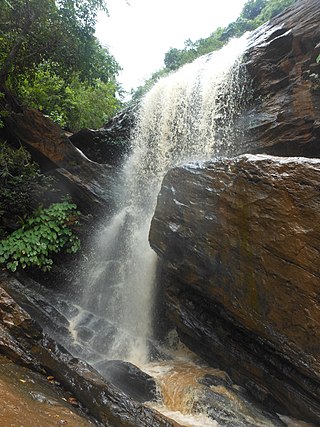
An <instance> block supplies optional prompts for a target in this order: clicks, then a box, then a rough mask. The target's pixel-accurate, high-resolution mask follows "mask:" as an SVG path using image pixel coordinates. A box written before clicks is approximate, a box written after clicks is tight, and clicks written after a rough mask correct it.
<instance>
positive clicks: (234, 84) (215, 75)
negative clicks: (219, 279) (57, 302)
mask: <svg viewBox="0 0 320 427" xmlns="http://www.w3.org/2000/svg"><path fill="white" fill-rule="evenodd" d="M246 45H247V36H243V37H242V38H240V39H237V40H232V41H231V42H230V43H229V44H228V45H227V46H225V47H224V48H223V49H222V50H220V51H219V52H215V53H212V54H209V55H207V56H204V57H201V58H199V59H197V60H196V61H195V62H193V63H192V64H188V65H186V66H184V67H183V68H182V69H180V70H179V71H178V72H176V73H173V74H171V75H169V76H168V77H165V78H163V79H161V80H160V81H159V82H158V83H157V84H156V85H155V86H154V87H153V88H152V89H151V91H150V92H149V93H148V94H147V95H146V96H145V97H144V99H143V100H142V102H141V106H140V109H139V113H138V116H137V125H136V129H135V131H134V136H133V138H132V141H131V144H132V152H131V155H130V156H129V158H128V159H127V161H126V163H125V165H124V166H123V169H122V172H121V174H120V175H119V182H118V183H117V185H116V188H114V193H115V194H117V200H116V205H117V207H116V209H115V212H114V215H113V216H112V218H108V219H107V221H106V223H105V224H104V225H103V226H101V227H100V228H99V230H98V232H97V235H96V236H95V238H94V239H93V240H94V242H93V246H94V255H93V256H92V257H90V258H89V262H88V265H90V270H89V273H88V272H86V277H85V280H84V282H85V286H84V290H83V296H82V300H81V301H80V302H79V303H78V305H75V306H74V307H73V309H72V310H71V311H70V313H71V320H70V331H71V334H72V337H73V339H74V344H75V345H76V347H77V349H78V352H79V355H80V356H81V357H83V358H84V359H86V360H87V361H88V362H89V363H91V364H92V365H94V366H95V367H96V368H97V369H98V370H100V372H101V373H102V374H103V369H104V363H105V361H106V360H112V359H121V360H126V361H130V362H132V363H134V364H136V365H137V366H139V367H140V368H142V369H144V370H145V371H147V372H149V373H150V374H151V375H153V376H154V377H156V378H157V379H158V383H159V384H160V387H161V394H162V397H163V401H164V403H165V408H163V407H162V412H164V413H165V414H167V415H168V416H175V415H176V414H179V418H178V420H179V422H180V423H181V424H183V425H191V426H197V425H199V426H201V427H205V426H217V425H218V424H217V423H216V422H215V421H213V420H212V419H209V418H208V417H206V416H204V415H199V414H198V415H194V416H193V418H190V412H192V411H193V408H192V397H191V395H190V394H188V393H187V392H186V390H187V389H189V391H190V392H193V391H192V390H193V388H194V384H195V383H196V378H197V377H198V376H199V375H200V374H204V368H200V367H197V366H196V365H195V364H194V363H193V361H192V360H189V359H188V358H187V359H186V358H184V360H183V361H181V360H180V359H179V358H177V359H176V361H172V362H170V363H169V362H166V363H162V364H161V363H160V362H159V363H157V362H153V363H151V362H150V361H149V360H148V355H149V343H150V342H151V341H152V338H153V331H152V325H153V312H154V283H155V278H156V267H157V258H156V254H155V253H154V252H153V251H152V250H151V249H150V246H149V243H148V233H149V227H150V222H151V218H152V215H153V212H154V209H155V205H156V199H157V194H158V192H159V189H160V185H161V181H162V179H163V176H164V175H165V173H166V171H167V170H168V169H169V168H170V167H173V166H175V165H179V164H182V163H186V162H190V161H196V160H199V159H200V160H206V159H210V158H213V157H216V156H221V155H232V154H235V153H236V152H237V151H239V144H241V136H242V129H241V128H239V127H237V126H235V121H236V119H237V112H239V105H240V101H241V100H242V99H243V97H244V93H243V91H244V87H245V86H246V85H245V84H244V83H245V82H244V79H245V75H244V72H243V70H242V67H241V56H242V54H243V52H244V50H245V47H246ZM183 372H184V373H183ZM221 375H223V373H221ZM178 378H180V381H181V378H184V379H183V380H182V382H181V383H180V385H179V381H178ZM172 384H173V387H172ZM179 387H180V389H179ZM197 417H198V418H197ZM255 425H259V426H260V425H261V426H267V425H269V424H264V423H263V422H261V424H259V423H257V424H255ZM270 425H272V424H270Z"/></svg>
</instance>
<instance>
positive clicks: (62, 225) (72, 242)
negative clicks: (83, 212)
mask: <svg viewBox="0 0 320 427" xmlns="http://www.w3.org/2000/svg"><path fill="white" fill-rule="evenodd" d="M78 216H79V212H78V211H77V210H76V205H74V204H71V203H69V202H67V201H65V202H63V203H55V204H52V205H51V206H50V207H49V208H48V209H43V208H42V209H39V211H38V212H37V213H36V214H35V215H33V216H31V217H30V218H29V219H27V220H26V221H25V223H24V224H23V225H22V227H21V228H19V229H18V230H16V231H14V232H13V233H11V234H10V235H9V237H8V238H7V239H5V240H2V241H0V265H1V264H2V265H3V266H4V267H5V268H7V269H8V270H10V271H12V272H14V271H16V270H17V268H18V267H21V268H23V269H24V268H26V267H38V268H40V269H41V270H43V271H48V270H51V268H52V265H53V260H52V258H51V255H52V254H56V253H58V252H60V251H62V250H64V251H65V252H67V253H76V252H77V251H78V250H79V248H80V240H79V239H78V237H77V236H76V235H75V234H74V232H73V231H72V230H71V228H70V226H71V225H73V224H77V223H78Z"/></svg>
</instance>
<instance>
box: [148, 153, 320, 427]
mask: <svg viewBox="0 0 320 427" xmlns="http://www.w3.org/2000/svg"><path fill="white" fill-rule="evenodd" d="M319 188H320V161H319V160H315V159H312V160H311V159H310V160H308V159H304V158H298V159H293V158H292V159H290V158H277V157H271V156H240V157H239V158H234V159H223V160H219V161H215V162H211V163H205V164H198V165H197V164H195V165H187V166H183V167H178V168H174V169H172V170H171V171H169V173H168V174H167V176H166V177H165V179H164V182H163V185H162V189H161V192H160V195H159V198H158V204H157V208H156V212H155V215H154V218H153V220H152V225H151V231H150V243H151V246H152V247H153V248H154V250H155V251H156V252H157V253H158V254H159V255H160V257H161V258H162V260H163V261H164V267H163V269H164V273H165V274H166V277H167V279H166V282H167V289H166V293H167V306H168V308H169V312H170V314H171V318H172V319H173V321H174V323H175V324H176V325H177V326H178V329H179V330H180V334H181V337H182V339H183V340H184V341H185V342H186V343H187V344H188V345H189V346H191V347H192V348H193V349H194V350H197V351H198V352H200V353H201V354H202V356H203V357H205V358H206V359H209V360H210V362H211V363H214V362H217V361H218V362H219V363H220V364H221V365H223V366H224V367H225V368H228V367H229V369H230V366H231V369H233V370H234V373H235V374H237V372H238V374H237V375H238V377H239V376H244V377H245V378H247V380H246V381H247V382H248V384H249V383H250V384H251V383H252V384H258V386H257V387H256V388H257V389H258V388H259V387H262V388H263V390H264V391H263V392H262V393H261V395H263V394H264V393H265V396H266V397H265V398H266V399H269V397H270V395H271V396H272V395H273V396H275V399H276V400H277V401H278V402H280V403H281V404H282V405H284V407H286V408H287V409H288V410H289V411H290V412H291V413H292V414H293V415H296V416H298V417H299V416H300V417H301V416H304V417H307V418H309V419H310V420H313V421H315V420H317V421H318V422H319V420H320V399H319V396H320V393H319V387H320V356H319V355H320V348H319V343H320V329H319V325H318V322H319V319H320V300H319V289H320V279H319V277H320V269H319V263H318V262H317V260H318V258H319V252H318V249H319V247H320V228H319V226H318V223H319V211H320V194H319ZM255 359H257V360H255ZM232 367H233V368H232ZM243 381H244V379H243V378H242V382H243ZM253 387H254V386H253V385H251V388H253ZM268 391H269V392H268ZM270 392H271V393H270Z"/></svg>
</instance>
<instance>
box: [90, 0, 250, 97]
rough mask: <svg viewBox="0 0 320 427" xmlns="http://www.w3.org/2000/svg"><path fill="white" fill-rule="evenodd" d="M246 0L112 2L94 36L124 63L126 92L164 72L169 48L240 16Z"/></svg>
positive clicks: (120, 78)
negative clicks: (164, 63) (164, 61)
mask: <svg viewBox="0 0 320 427" xmlns="http://www.w3.org/2000/svg"><path fill="white" fill-rule="evenodd" d="M245 2H246V0H108V9H109V15H110V16H109V17H108V16H107V15H105V14H102V13H101V14H100V15H99V19H98V24H97V32H96V36H97V37H98V38H99V39H100V41H101V43H102V44H103V45H106V46H108V47H109V50H110V52H111V53H112V54H113V55H114V56H115V58H116V60H117V61H118V62H119V63H120V65H121V67H122V68H123V71H122V73H121V75H120V76H119V82H120V83H122V86H123V88H124V89H125V90H127V91H128V92H130V90H131V88H136V87H137V86H139V85H141V84H143V82H144V80H145V79H146V78H148V77H150V75H151V74H152V73H153V72H154V71H157V70H158V69H160V68H162V67H163V60H164V54H165V53H166V52H167V51H168V50H169V49H170V47H177V48H183V46H184V41H185V40H186V39H189V38H190V39H191V40H192V41H195V40H197V39H199V38H203V37H208V36H209V35H210V34H211V33H212V32H213V31H214V30H215V29H216V28H217V27H219V26H221V27H224V26H226V25H227V24H228V23H229V22H232V21H234V20H235V19H236V18H237V17H238V16H239V14H240V12H241V10H242V7H243V5H244V4H245Z"/></svg>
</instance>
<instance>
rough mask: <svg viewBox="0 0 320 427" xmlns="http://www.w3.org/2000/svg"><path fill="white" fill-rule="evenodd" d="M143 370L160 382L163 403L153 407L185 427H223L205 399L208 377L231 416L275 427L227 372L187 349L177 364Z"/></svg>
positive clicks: (295, 426) (297, 424) (301, 426)
mask: <svg viewBox="0 0 320 427" xmlns="http://www.w3.org/2000/svg"><path fill="white" fill-rule="evenodd" d="M143 370H144V371H146V372H147V373H148V374H149V375H151V376H153V377H154V378H156V380H157V383H158V387H159V402H158V403H157V404H156V405H154V404H153V408H154V409H157V410H158V411H159V412H161V413H162V414H163V415H165V416H167V417H169V418H172V419H174V420H175V421H177V422H179V423H180V424H181V425H183V426H187V427H219V423H218V421H215V420H214V419H213V418H215V415H214V413H212V410H211V411H210V408H209V406H208V405H210V403H212V402H210V401H208V400H207V399H206V398H205V395H206V394H205V391H204V390H205V389H206V388H207V387H208V386H204V385H202V384H201V383H200V382H199V380H201V379H202V378H204V377H205V376H207V375H209V376H210V377H212V378H215V379H216V384H217V385H211V386H209V388H210V390H212V391H213V392H214V393H216V394H217V395H219V396H221V397H222V399H223V400H224V404H226V405H227V406H228V407H229V408H232V410H231V412H230V415H231V416H232V411H233V412H236V413H238V414H241V416H242V417H243V418H242V419H244V420H246V421H247V423H248V425H249V424H250V425H255V426H257V427H272V426H274V423H273V422H272V421H271V420H269V419H267V418H265V417H264V415H263V414H262V413H260V412H259V411H257V410H256V409H255V408H254V407H253V406H252V405H251V404H250V403H249V402H248V401H247V400H246V399H245V398H243V397H242V394H241V388H240V387H239V386H237V385H236V384H232V382H231V380H230V378H229V377H228V375H227V374H226V373H225V372H223V371H221V370H218V369H214V368H211V367H209V366H207V365H206V364H205V363H204V362H203V361H201V360H199V358H198V357H197V356H196V355H195V354H193V353H192V352H190V351H189V350H187V349H186V348H185V347H184V346H180V347H179V349H178V350H177V351H175V352H174V359H173V360H169V361H163V362H156V363H149V364H148V365H144V366H143ZM219 409H222V410H223V405H222V406H221V408H219V407H217V410H218V411H219ZM226 409H227V408H226ZM209 412H211V417H209V416H208V413H209ZM280 418H281V420H282V421H283V422H284V423H285V424H286V425H287V427H316V426H315V425H313V424H309V423H305V422H303V421H300V420H295V419H292V418H289V417H284V416H281V415H280ZM239 419H240V418H239ZM241 425H243V424H241Z"/></svg>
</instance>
